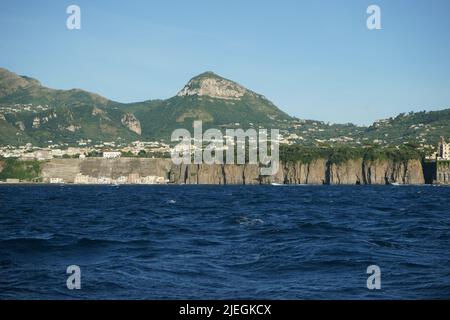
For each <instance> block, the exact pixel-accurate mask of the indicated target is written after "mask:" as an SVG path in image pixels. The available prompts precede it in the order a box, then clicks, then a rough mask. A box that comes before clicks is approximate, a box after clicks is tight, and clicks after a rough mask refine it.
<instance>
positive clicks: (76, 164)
mask: <svg viewBox="0 0 450 320" xmlns="http://www.w3.org/2000/svg"><path fill="white" fill-rule="evenodd" d="M41 175H42V178H43V181H44V182H48V181H50V179H51V178H61V179H63V180H64V181H65V182H68V183H72V182H74V181H75V180H76V177H77V175H82V176H84V177H93V178H101V177H105V178H109V179H113V180H115V179H120V178H121V177H129V176H133V177H149V176H154V177H161V178H163V179H164V180H168V181H169V182H171V183H175V184H270V183H280V184H337V185H339V184H350V185H356V184H387V183H400V184H423V183H425V179H424V175H423V169H422V163H421V162H420V160H410V161H408V162H406V163H402V162H401V163H396V162H393V161H388V160H386V161H375V162H368V161H363V159H354V160H349V161H347V162H344V163H340V164H331V163H329V161H328V160H327V159H316V160H314V161H312V162H311V163H301V162H289V163H281V165H280V168H279V170H278V172H277V173H276V174H275V175H273V176H260V169H259V167H258V165H251V164H247V165H206V164H201V165H196V164H190V165H174V164H173V163H172V161H171V160H170V159H138V158H120V159H101V158H87V159H84V160H79V159H53V160H51V161H48V162H45V163H44V164H43V165H42V172H41ZM133 179H134V178H133Z"/></svg>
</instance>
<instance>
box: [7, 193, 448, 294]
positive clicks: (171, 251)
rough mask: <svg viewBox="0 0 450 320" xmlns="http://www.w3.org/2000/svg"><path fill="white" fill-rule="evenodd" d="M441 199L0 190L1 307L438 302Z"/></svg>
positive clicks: (442, 256)
mask: <svg viewBox="0 0 450 320" xmlns="http://www.w3.org/2000/svg"><path fill="white" fill-rule="evenodd" d="M449 199H450V188H449V187H433V186H402V187H395V186H120V187H113V186H69V185H65V186H44V185H36V186H0V299H425V298H431V299H443V298H447V299H448V298H450V210H449ZM69 265H78V266H79V267H80V268H81V290H69V289H67V287H66V280H67V277H68V275H67V274H66V268H67V266H69ZM369 265H378V266H379V267H380V269H381V290H368V289H367V287H366V280H367V278H368V276H369V275H368V274H367V273H366V270H367V267H368V266H369Z"/></svg>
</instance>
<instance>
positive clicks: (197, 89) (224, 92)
mask: <svg viewBox="0 0 450 320" xmlns="http://www.w3.org/2000/svg"><path fill="white" fill-rule="evenodd" d="M246 92H247V90H246V89H245V88H244V87H242V86H240V85H238V84H236V83H235V82H233V81H229V80H226V79H220V78H218V77H217V76H216V75H214V74H213V73H210V76H208V73H206V74H205V76H203V77H201V78H195V79H192V80H191V81H189V83H188V84H187V85H186V86H185V87H184V88H183V89H182V90H181V91H180V92H178V94H177V96H179V97H184V96H194V95H196V96H200V97H201V96H208V97H211V98H216V99H226V100H239V99H240V98H241V97H242V96H243V95H244V94H245V93H246Z"/></svg>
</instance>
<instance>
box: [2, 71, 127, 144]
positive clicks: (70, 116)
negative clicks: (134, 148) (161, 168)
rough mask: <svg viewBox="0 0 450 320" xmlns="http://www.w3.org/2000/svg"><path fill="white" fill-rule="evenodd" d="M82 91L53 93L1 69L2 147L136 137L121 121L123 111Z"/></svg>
mask: <svg viewBox="0 0 450 320" xmlns="http://www.w3.org/2000/svg"><path fill="white" fill-rule="evenodd" d="M110 103H111V102H110V101H109V100H108V99H105V98H103V97H101V96H99V95H97V94H94V93H90V92H87V91H83V90H80V89H72V90H54V89H50V88H46V87H44V86H42V85H41V84H40V82H39V81H37V80H35V79H32V78H29V77H25V76H19V75H17V74H15V73H12V72H9V71H8V70H6V69H0V145H5V144H23V143H26V142H31V143H33V144H36V145H48V144H49V141H52V142H54V143H73V142H75V141H77V140H79V139H88V138H91V139H93V140H97V141H99V140H104V141H105V140H106V141H111V140H114V139H117V138H118V137H122V138H123V139H132V138H134V134H133V132H131V131H130V130H129V129H128V128H127V127H126V126H124V125H123V124H122V123H121V120H122V119H124V118H125V117H126V112H125V111H122V110H116V109H111V110H108V108H107V107H108V105H109V104H110Z"/></svg>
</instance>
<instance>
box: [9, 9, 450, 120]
mask: <svg viewBox="0 0 450 320" xmlns="http://www.w3.org/2000/svg"><path fill="white" fill-rule="evenodd" d="M72 4H75V5H78V6H79V7H80V9H81V29H80V30H69V29H68V28H67V27H66V20H67V18H68V16H69V15H68V14H67V13H66V9H67V7H68V6H69V5H72ZM372 4H376V5H378V6H379V7H380V9H381V27H382V28H381V30H369V29H368V28H367V26H366V20H367V18H368V17H369V14H367V12H366V10H367V7H368V6H369V5H372ZM449 15H450V1H448V0H415V1H411V0H386V1H382V0H370V1H366V0H341V1H337V0H310V1H300V0H292V1H290V0H277V1H275V0H273V1H264V0H226V1H223V0H222V1H219V0H191V1H185V0H164V1H156V0H147V1H145V0H142V1H137V0H128V1H106V0H95V1H92V0H86V1H85V0H73V1H65V0H53V1H51V0H40V1H27V0H15V1H5V0H2V1H0V67H3V68H7V69H9V70H10V71H13V72H15V73H18V74H21V75H27V76H31V77H33V78H36V79H38V80H40V81H41V82H42V84H43V85H45V86H48V87H51V88H57V89H71V88H81V89H84V90H88V91H91V92H95V93H98V94H100V95H102V96H105V97H107V98H109V99H112V100H115V101H120V102H136V101H143V100H148V99H165V98H169V97H172V96H174V95H175V94H176V93H177V92H178V91H179V90H180V89H181V88H182V87H183V86H184V85H185V84H186V83H187V81H188V80H189V79H190V78H192V77H194V76H196V75H197V74H200V73H202V72H204V71H214V72H215V73H217V74H219V75H221V76H223V77H225V78H228V79H231V80H234V81H236V82H238V83H240V84H242V85H243V86H245V87H247V88H249V89H251V90H253V91H256V92H258V93H261V94H263V95H264V96H266V97H267V98H268V99H269V100H271V101H272V102H274V103H275V104H276V105H277V106H278V107H279V108H281V109H282V110H283V111H285V112H287V113H288V114H290V115H292V116H296V117H299V118H302V119H315V120H322V121H326V122H332V123H347V122H353V123H357V124H370V123H372V122H373V121H375V120H377V119H382V118H387V117H390V116H395V115H397V114H398V113H401V112H408V111H421V110H439V109H444V108H449V107H450V19H449V18H448V17H449Z"/></svg>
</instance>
